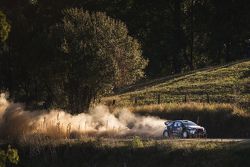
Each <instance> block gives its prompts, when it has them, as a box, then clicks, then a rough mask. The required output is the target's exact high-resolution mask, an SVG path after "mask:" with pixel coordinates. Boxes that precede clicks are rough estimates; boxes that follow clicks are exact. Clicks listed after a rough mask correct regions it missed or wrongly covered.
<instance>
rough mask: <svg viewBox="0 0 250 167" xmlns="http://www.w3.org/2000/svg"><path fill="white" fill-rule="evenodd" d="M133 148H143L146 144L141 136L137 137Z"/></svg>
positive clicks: (132, 145)
mask: <svg viewBox="0 0 250 167" xmlns="http://www.w3.org/2000/svg"><path fill="white" fill-rule="evenodd" d="M130 147H131V148H143V147H144V144H143V142H142V140H141V138H140V137H139V136H135V137H134V138H133V140H132V141H131V143H130Z"/></svg>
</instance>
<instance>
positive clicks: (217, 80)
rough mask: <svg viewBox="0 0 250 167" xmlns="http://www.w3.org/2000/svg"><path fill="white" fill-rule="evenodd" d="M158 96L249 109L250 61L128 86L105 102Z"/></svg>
mask: <svg viewBox="0 0 250 167" xmlns="http://www.w3.org/2000/svg"><path fill="white" fill-rule="evenodd" d="M124 90H125V91H126V89H124ZM159 95H160V103H169V102H184V101H195V102H208V101H209V102H214V103H236V104H238V105H240V106H244V107H247V108H249V105H250V60H245V61H241V62H238V63H233V64H229V65H225V66H221V67H216V68H209V69H204V70H200V71H195V72H191V73H189V74H186V75H179V76H170V77H165V78H161V79H158V80H153V81H148V82H146V83H144V84H143V83H142V84H138V85H134V86H133V87H130V88H128V89H127V92H125V93H120V94H116V95H114V96H111V97H107V98H104V101H105V102H106V103H110V102H111V101H113V99H115V100H116V104H117V105H131V104H134V103H137V104H155V103H158V100H159V99H158V98H159ZM135 99H137V100H135Z"/></svg>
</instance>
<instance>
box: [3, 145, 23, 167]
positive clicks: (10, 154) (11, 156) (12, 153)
mask: <svg viewBox="0 0 250 167" xmlns="http://www.w3.org/2000/svg"><path fill="white" fill-rule="evenodd" d="M7 161H8V162H10V163H12V164H17V163H18V161H19V156H18V152H17V150H16V149H13V148H11V146H8V149H7V151H4V150H1V149H0V167H5V166H6V163H7Z"/></svg>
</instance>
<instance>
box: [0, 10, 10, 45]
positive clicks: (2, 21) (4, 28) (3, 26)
mask: <svg viewBox="0 0 250 167" xmlns="http://www.w3.org/2000/svg"><path fill="white" fill-rule="evenodd" d="M9 32H10V24H9V23H8V22H7V20H6V16H5V14H4V13H3V12H2V11H0V42H4V41H5V40H6V39H7V38H8V34H9Z"/></svg>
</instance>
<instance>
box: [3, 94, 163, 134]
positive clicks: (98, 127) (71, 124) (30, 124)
mask: <svg viewBox="0 0 250 167" xmlns="http://www.w3.org/2000/svg"><path fill="white" fill-rule="evenodd" d="M24 108H25V107H24V106H23V105H22V104H19V103H12V102H8V101H7V100H6V98H5V95H4V94H1V96H0V138H5V139H21V138H29V137H32V136H35V135H42V136H46V137H49V138H55V139H63V138H82V137H85V136H106V137H126V136H133V135H137V136H143V137H160V136H161V134H162V130H163V128H164V124H163V123H164V120H162V119H159V118H157V117H150V116H140V115H136V114H134V113H132V112H130V111H129V109H127V108H116V109H112V110H111V109H109V108H108V107H107V106H104V105H98V106H96V107H94V108H92V109H90V111H89V112H88V113H81V114H79V115H71V114H69V113H67V112H65V111H63V110H50V111H25V109H24Z"/></svg>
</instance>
